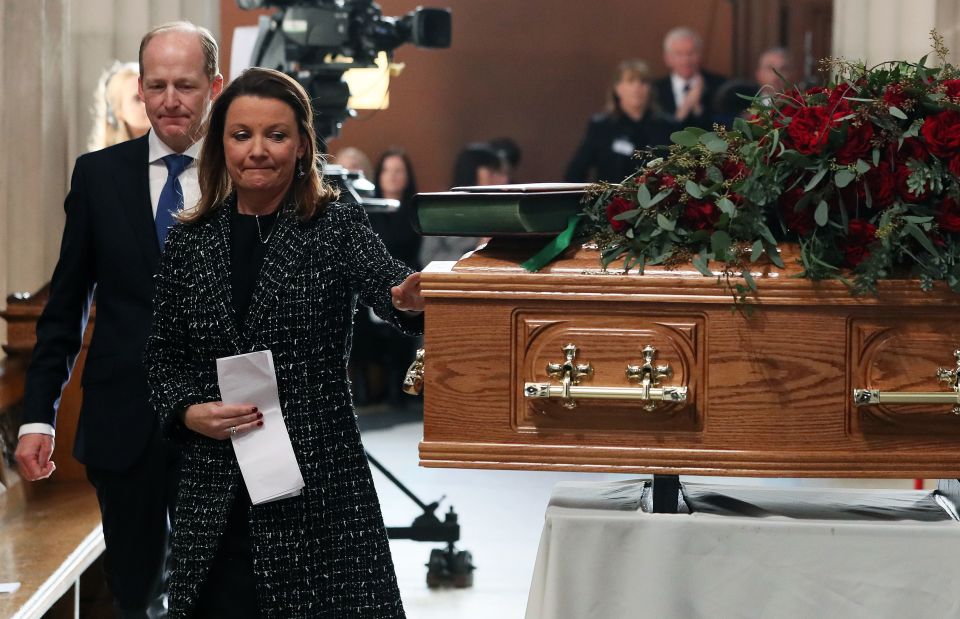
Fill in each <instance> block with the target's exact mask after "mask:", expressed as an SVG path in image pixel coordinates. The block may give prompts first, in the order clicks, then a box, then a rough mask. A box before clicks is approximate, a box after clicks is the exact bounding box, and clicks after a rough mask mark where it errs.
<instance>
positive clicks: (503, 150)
mask: <svg viewBox="0 0 960 619" xmlns="http://www.w3.org/2000/svg"><path fill="white" fill-rule="evenodd" d="M490 146H492V147H493V150H495V151H497V153H498V154H499V155H500V158H501V159H502V160H503V162H504V164H505V165H506V170H505V175H506V177H507V183H516V182H517V179H516V171H517V166H519V165H520V159H521V158H522V157H523V153H522V152H521V150H520V146H519V145H518V144H517V143H516V142H515V141H513V139H511V138H496V139H493V140H490Z"/></svg>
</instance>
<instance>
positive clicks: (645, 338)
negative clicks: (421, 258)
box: [420, 238, 960, 496]
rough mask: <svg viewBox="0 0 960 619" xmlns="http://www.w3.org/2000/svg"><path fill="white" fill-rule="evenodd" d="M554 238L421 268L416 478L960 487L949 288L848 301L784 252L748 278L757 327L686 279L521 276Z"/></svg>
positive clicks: (571, 267) (694, 275)
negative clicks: (818, 480)
mask: <svg viewBox="0 0 960 619" xmlns="http://www.w3.org/2000/svg"><path fill="white" fill-rule="evenodd" d="M542 243H543V240H542V239H541V240H539V241H538V240H536V239H531V240H523V239H515V238H513V239H509V238H496V239H493V240H492V241H491V242H490V243H488V244H487V246H486V247H484V248H483V249H481V250H478V251H477V252H474V253H473V254H472V255H468V256H467V257H465V258H463V259H461V260H460V261H459V262H457V263H433V264H431V265H430V266H429V267H428V268H427V269H426V270H425V271H424V274H423V278H422V286H423V292H424V296H425V297H426V300H427V308H426V334H425V338H424V340H425V341H424V348H425V351H426V354H425V359H424V366H423V377H424V382H425V387H424V437H423V442H422V443H421V444H420V462H421V464H422V465H424V466H431V467H461V468H495V469H549V470H570V471H606V472H629V473H652V474H656V475H667V476H674V475H681V474H684V475H729V476H754V477H876V478H884V477H886V478H956V477H960V414H958V413H960V395H958V388H957V370H958V366H960V357H958V354H960V353H957V352H956V351H958V350H960V332H958V331H957V329H956V327H955V325H956V320H957V318H956V316H957V310H958V307H960V296H958V295H956V294H954V293H951V292H950V291H949V290H948V289H947V288H946V287H945V286H942V285H940V284H938V285H937V286H935V287H934V289H933V290H932V291H929V292H924V291H922V290H921V289H920V286H919V282H917V281H915V280H888V281H884V282H882V284H881V286H880V289H879V293H878V295H877V296H872V297H853V296H851V294H850V292H849V290H848V289H847V287H846V286H845V285H844V284H843V283H840V282H836V281H824V282H811V281H809V280H806V279H802V278H797V277H795V276H796V275H797V273H798V272H799V267H798V266H796V254H795V253H790V252H791V248H790V247H786V248H784V255H783V258H784V262H785V263H786V264H787V269H786V270H780V269H777V268H774V267H770V266H763V265H759V264H758V265H755V267H754V268H753V269H752V273H753V275H754V278H755V279H756V281H757V285H758V289H759V296H758V298H757V299H756V300H755V301H753V305H754V309H755V311H754V312H753V313H752V314H753V315H752V316H748V315H747V313H746V312H744V311H742V309H737V308H735V306H734V303H733V298H732V296H731V294H730V292H729V290H728V289H726V288H725V287H724V286H723V285H720V284H718V281H717V279H716V278H711V277H705V276H703V275H701V274H700V273H699V272H697V271H696V270H694V269H693V268H692V267H690V266H685V267H680V268H675V269H666V268H662V267H653V268H648V269H647V270H646V272H645V274H643V275H639V274H636V273H630V274H624V273H623V272H622V270H618V269H617V267H616V265H613V266H611V268H610V269H609V270H608V271H603V270H602V269H601V268H600V266H599V255H598V252H597V251H596V250H595V249H589V248H583V247H579V248H576V249H573V250H569V251H568V252H567V254H566V255H565V256H564V257H563V258H562V259H561V260H558V261H556V262H554V263H553V264H551V265H550V266H548V267H547V268H545V269H544V270H543V271H541V272H539V273H528V272H525V271H524V270H523V269H522V268H521V267H520V266H519V265H520V263H521V262H522V261H523V260H525V259H527V258H529V257H530V255H532V254H533V253H535V252H536V250H537V249H539V247H538V244H542ZM793 251H794V252H795V250H793ZM855 390H857V391H856V393H857V396H856V398H857V399H856V401H855V398H854V392H855ZM661 479H662V478H661ZM655 495H656V493H655ZM674 496H676V495H674Z"/></svg>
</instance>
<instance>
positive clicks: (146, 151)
mask: <svg viewBox="0 0 960 619" xmlns="http://www.w3.org/2000/svg"><path fill="white" fill-rule="evenodd" d="M127 152H128V153H129V157H125V158H123V159H121V160H120V161H119V162H118V163H119V168H120V169H118V170H117V171H116V187H117V194H118V198H119V205H120V210H121V211H123V214H124V216H125V217H126V220H127V223H128V224H129V225H130V228H131V230H132V232H133V237H134V239H135V240H136V243H137V245H138V246H139V247H140V252H141V253H142V254H143V257H144V259H145V260H146V261H147V268H148V269H149V270H150V273H156V272H157V268H158V267H159V265H160V245H159V243H158V242H157V229H156V226H155V225H154V222H153V204H152V203H151V201H150V166H149V163H148V161H147V158H148V157H149V156H150V147H149V145H148V142H147V136H143V137H141V138H137V139H136V140H133V141H132V142H131V148H130V149H129V151H127Z"/></svg>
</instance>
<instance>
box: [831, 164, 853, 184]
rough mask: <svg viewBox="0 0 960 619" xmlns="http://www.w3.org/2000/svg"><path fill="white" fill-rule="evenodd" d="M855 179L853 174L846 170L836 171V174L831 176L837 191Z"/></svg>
mask: <svg viewBox="0 0 960 619" xmlns="http://www.w3.org/2000/svg"><path fill="white" fill-rule="evenodd" d="M854 178H856V175H854V173H853V172H851V171H850V170H848V169H847V168H841V169H839V170H837V173H836V174H834V175H833V184H834V185H836V186H837V187H838V188H839V189H843V188H844V187H846V186H847V185H849V184H850V183H852V182H853V179H854Z"/></svg>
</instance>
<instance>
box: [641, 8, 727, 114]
mask: <svg viewBox="0 0 960 619" xmlns="http://www.w3.org/2000/svg"><path fill="white" fill-rule="evenodd" d="M702 52H703V40H702V39H701V38H700V35H698V34H697V33H696V32H694V31H693V30H691V29H689V28H684V27H680V28H674V29H673V30H671V31H670V32H668V33H667V36H666V37H664V39H663V61H664V63H665V64H666V65H667V68H668V69H670V75H667V76H665V77H662V78H660V79H658V80H656V81H655V82H654V87H655V88H656V91H657V102H658V103H659V104H660V110H661V111H662V112H663V113H664V114H666V115H667V116H668V117H672V118H673V119H674V121H675V122H676V123H677V124H678V125H680V126H683V127H687V126H696V127H702V128H704V129H710V128H711V127H712V126H713V122H714V97H715V96H716V92H717V89H719V88H720V86H721V85H723V83H724V82H725V81H726V78H724V77H723V76H721V75H717V74H716V73H710V72H709V71H704V70H702V69H701V68H700V58H701V54H702Z"/></svg>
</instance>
